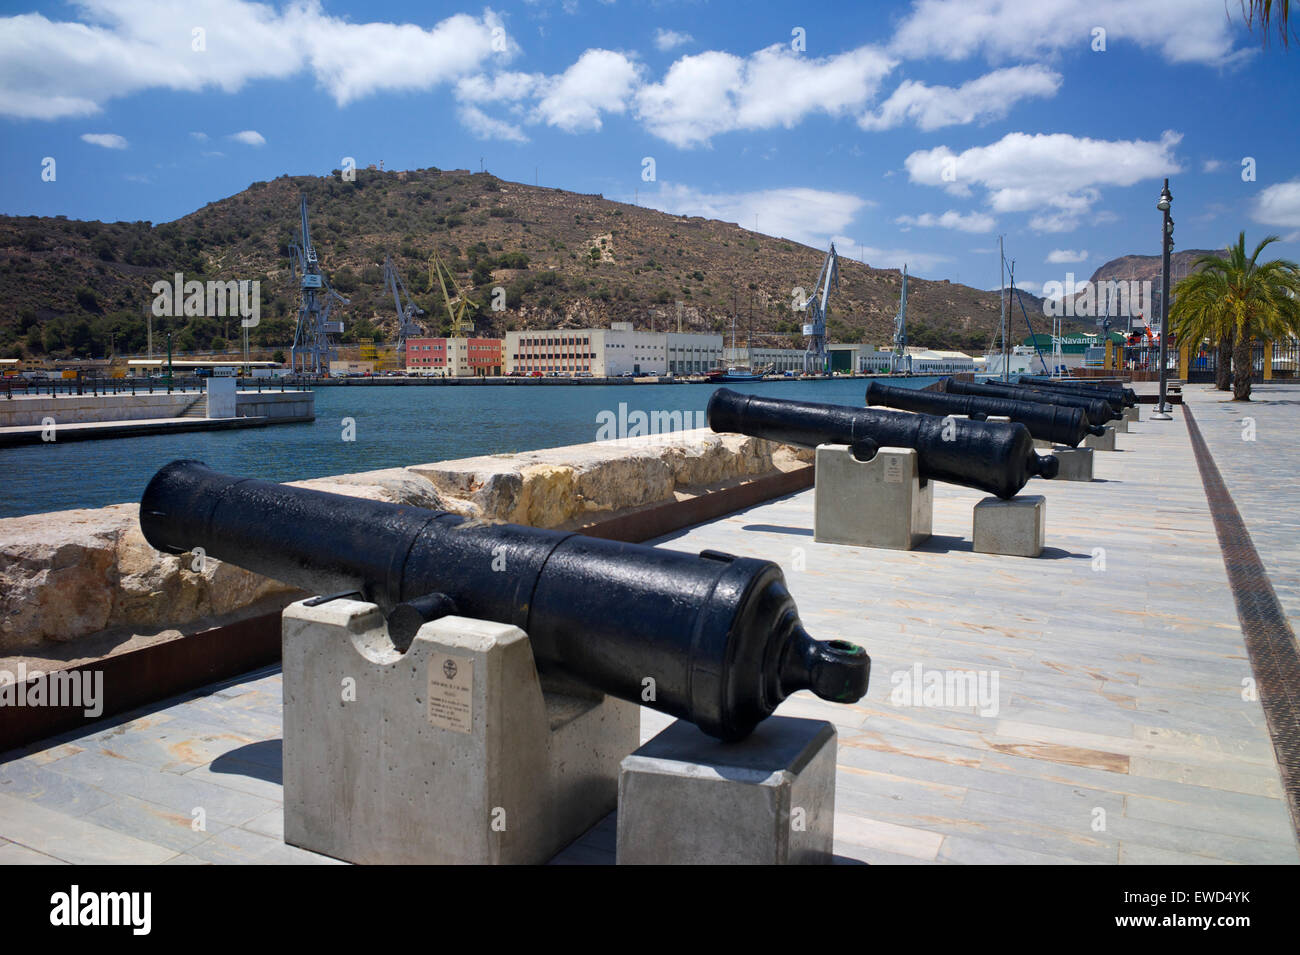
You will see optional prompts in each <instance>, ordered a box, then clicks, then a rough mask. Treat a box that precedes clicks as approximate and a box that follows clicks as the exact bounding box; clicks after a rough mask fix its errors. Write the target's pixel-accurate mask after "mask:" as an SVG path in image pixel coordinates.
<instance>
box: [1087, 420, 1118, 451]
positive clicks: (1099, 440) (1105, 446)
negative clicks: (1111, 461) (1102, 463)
mask: <svg viewBox="0 0 1300 955" xmlns="http://www.w3.org/2000/svg"><path fill="white" fill-rule="evenodd" d="M1083 446H1084V447H1085V448H1092V450H1094V451H1114V450H1115V429H1114V428H1113V427H1112V426H1111V425H1106V433H1105V434H1103V435H1100V436H1098V435H1095V434H1090V435H1088V436H1087V437H1086V438H1084V439H1083Z"/></svg>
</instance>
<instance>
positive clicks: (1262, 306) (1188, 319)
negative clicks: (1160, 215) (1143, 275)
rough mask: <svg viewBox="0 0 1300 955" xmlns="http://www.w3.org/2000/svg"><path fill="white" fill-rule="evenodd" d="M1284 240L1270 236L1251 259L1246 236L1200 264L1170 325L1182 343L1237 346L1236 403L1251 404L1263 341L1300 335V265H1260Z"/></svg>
mask: <svg viewBox="0 0 1300 955" xmlns="http://www.w3.org/2000/svg"><path fill="white" fill-rule="evenodd" d="M1278 241H1280V239H1279V237H1278V236H1275V235H1270V236H1268V237H1267V238H1266V239H1264V241H1262V242H1261V243H1260V244H1259V245H1257V246H1255V251H1254V252H1253V253H1251V255H1250V256H1249V257H1248V256H1247V255H1246V233H1245V232H1242V233H1241V234H1240V235H1239V236H1238V237H1237V243H1236V245H1231V246H1228V247H1227V249H1226V250H1225V251H1226V252H1227V255H1226V256H1219V255H1206V256H1202V257H1201V258H1199V259H1197V261H1196V267H1197V269H1199V271H1197V272H1195V273H1193V274H1192V275H1189V276H1188V277H1187V278H1185V279H1183V281H1181V282H1179V283H1178V287H1177V296H1176V298H1175V299H1174V302H1173V306H1172V307H1171V308H1170V309H1169V321H1170V323H1171V325H1172V326H1173V329H1174V334H1175V336H1176V338H1177V340H1178V341H1179V342H1180V343H1190V344H1191V345H1192V346H1193V347H1199V345H1200V343H1201V341H1202V340H1204V339H1206V338H1208V339H1209V340H1210V341H1212V342H1220V341H1222V340H1224V339H1225V338H1226V339H1229V340H1230V341H1231V342H1232V400H1233V401H1249V400H1250V376H1251V373H1252V372H1253V371H1254V362H1253V361H1252V357H1251V353H1252V349H1253V346H1254V343H1255V341H1256V340H1257V339H1259V340H1263V341H1276V340H1277V339H1279V338H1284V337H1288V336H1297V335H1300V266H1298V265H1296V263H1294V262H1291V261H1289V260H1287V259H1273V260H1271V261H1269V262H1264V263H1260V262H1259V261H1258V260H1259V255H1260V253H1261V252H1263V251H1264V249H1265V248H1266V247H1267V246H1269V245H1270V244H1272V243H1274V242H1278Z"/></svg>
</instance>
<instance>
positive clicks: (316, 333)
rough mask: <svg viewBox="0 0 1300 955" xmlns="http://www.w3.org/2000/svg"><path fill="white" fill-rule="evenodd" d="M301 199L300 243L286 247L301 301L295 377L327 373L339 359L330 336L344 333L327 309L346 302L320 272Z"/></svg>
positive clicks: (292, 356) (292, 360)
mask: <svg viewBox="0 0 1300 955" xmlns="http://www.w3.org/2000/svg"><path fill="white" fill-rule="evenodd" d="M300 198H301V212H302V232H301V234H300V236H299V239H300V241H299V242H298V243H296V244H291V245H290V246H289V274H290V276H291V278H292V279H294V280H297V281H298V288H299V291H300V293H301V296H302V298H301V304H300V305H299V306H298V326H297V328H295V329H294V333H293V346H292V347H291V348H290V349H289V367H290V368H291V369H292V370H293V372H294V373H295V374H301V375H306V374H312V375H320V374H323V373H324V372H326V371H329V363H330V359H332V358H336V357H338V350H337V349H336V348H335V347H334V340H333V338H331V337H330V336H332V335H339V334H342V332H343V323H342V322H339V321H334V322H332V321H330V309H331V308H332V307H333V305H334V303H335V302H336V301H338V302H341V303H343V304H344V305H347V304H348V300H347V299H346V298H344V297H343V296H342V295H340V294H339V293H338V292H336V291H335V290H334V288H333V287H332V286H331V285H330V283H329V279H327V278H326V277H325V273H324V272H323V271H321V267H320V261H319V260H318V259H317V257H316V247H315V246H314V245H312V242H311V228H310V226H309V225H308V222H307V197H306V196H302V197H300ZM299 274H301V276H302V277H301V279H299V278H298V276H299Z"/></svg>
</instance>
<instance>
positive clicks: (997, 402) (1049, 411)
mask: <svg viewBox="0 0 1300 955" xmlns="http://www.w3.org/2000/svg"><path fill="white" fill-rule="evenodd" d="M867 404H869V405H884V406H885V407H887V408H898V409H900V410H902V411H916V412H919V413H921V414H930V415H940V416H946V415H966V416H967V417H969V418H970V419H971V420H972V421H983V420H984V419H985V418H989V417H1005V418H1010V419H1011V420H1012V421H1014V422H1016V423H1018V424H1023V425H1024V426H1025V427H1026V428H1028V429H1029V433H1030V435H1032V436H1033V437H1035V438H1038V439H1039V440H1041V441H1051V442H1052V443H1054V444H1067V445H1069V446H1070V447H1072V448H1073V447H1077V446H1078V444H1079V442H1080V441H1082V440H1083V439H1084V438H1085V437H1086V436H1087V435H1090V434H1095V435H1101V434H1102V433H1103V432H1104V430H1105V429H1104V428H1102V427H1101V426H1100V425H1091V424H1088V419H1087V418H1086V417H1085V415H1084V412H1083V409H1082V408H1067V407H1065V406H1064V405H1045V404H1039V403H1038V402H1034V401H1013V400H1011V399H1009V398H983V397H979V396H978V395H949V394H945V393H944V392H942V391H926V390H924V389H921V388H899V387H897V386H896V385H886V384H883V383H882V382H879V381H873V382H872V383H871V384H869V385H867Z"/></svg>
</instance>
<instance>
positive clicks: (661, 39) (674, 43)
mask: <svg viewBox="0 0 1300 955" xmlns="http://www.w3.org/2000/svg"><path fill="white" fill-rule="evenodd" d="M694 42H695V37H693V36H691V35H690V34H689V33H678V32H677V31H676V30H665V29H663V28H662V27H660V28H659V29H658V30H655V46H656V47H657V48H658V49H659V50H660V52H663V53H667V52H668V51H669V50H675V49H677V48H678V47H679V46H685V45H686V44H687V43H694Z"/></svg>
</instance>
